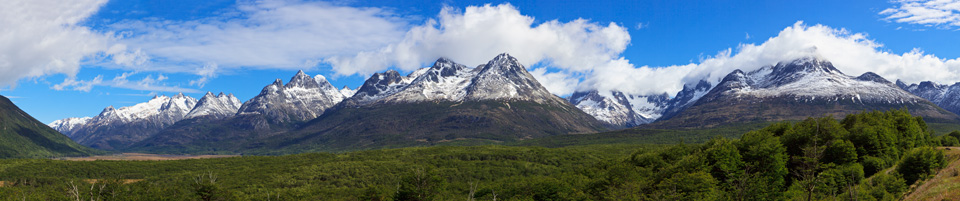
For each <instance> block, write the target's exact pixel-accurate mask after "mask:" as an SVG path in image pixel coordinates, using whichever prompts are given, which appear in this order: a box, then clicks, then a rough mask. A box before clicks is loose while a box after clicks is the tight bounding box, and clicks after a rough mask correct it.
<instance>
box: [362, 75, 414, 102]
mask: <svg viewBox="0 0 960 201" xmlns="http://www.w3.org/2000/svg"><path fill="white" fill-rule="evenodd" d="M415 73H416V72H415ZM413 74H414V73H411V75H413ZM409 81H412V79H409V78H408V79H405V77H403V76H401V75H400V72H397V71H395V70H387V71H386V72H383V73H374V74H373V75H371V76H370V78H367V80H366V81H365V82H363V85H361V86H360V88H358V89H357V91H356V92H354V95H353V96H352V98H351V99H350V100H349V101H347V102H348V104H349V105H366V104H369V103H372V102H374V101H377V100H380V99H382V98H384V97H387V96H390V95H393V94H395V93H397V92H399V91H400V90H403V88H405V87H407V84H409Z"/></svg>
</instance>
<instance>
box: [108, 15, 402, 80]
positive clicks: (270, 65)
mask: <svg viewBox="0 0 960 201" xmlns="http://www.w3.org/2000/svg"><path fill="white" fill-rule="evenodd" d="M237 4H238V5H237V6H236V7H235V8H233V9H235V11H234V12H229V13H227V14H224V15H221V16H215V17H209V18H203V19H197V20H188V21H175V20H166V19H144V20H127V21H121V22H118V23H115V24H112V25H110V27H111V28H112V29H115V30H117V31H118V32H120V33H123V34H124V35H125V36H127V37H125V38H123V39H122V40H121V42H122V43H125V44H127V45H128V46H130V47H132V48H137V49H141V50H142V51H143V52H144V53H145V54H147V55H149V56H150V57H151V58H152V64H151V65H148V66H145V67H138V68H137V69H138V70H148V71H165V72H183V73H192V74H196V75H198V76H200V77H201V78H200V79H198V80H196V81H194V82H193V83H192V84H194V85H199V86H202V85H203V83H205V82H206V81H207V79H208V78H212V77H215V75H216V74H215V73H216V72H220V71H224V70H229V69H231V68H254V69H303V68H313V67H315V66H316V65H317V64H318V62H319V61H320V60H321V59H322V58H325V57H329V56H338V55H346V54H350V53H356V52H358V51H362V50H370V49H375V48H378V47H381V46H383V45H385V44H387V43H392V42H396V41H398V40H399V39H400V37H401V36H402V35H403V30H404V27H405V26H406V23H405V20H404V19H402V18H400V17H396V16H395V15H393V14H391V13H390V12H388V11H387V10H384V9H380V8H362V7H349V6H339V5H335V4H332V3H328V2H305V1H297V0H263V1H238V2H237Z"/></svg>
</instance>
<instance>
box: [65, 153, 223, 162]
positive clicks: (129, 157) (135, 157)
mask: <svg viewBox="0 0 960 201" xmlns="http://www.w3.org/2000/svg"><path fill="white" fill-rule="evenodd" d="M239 156H240V155H163V154H146V153H121V154H113V155H99V156H87V157H67V158H63V160H68V161H96V160H109V161H166V160H186V159H204V158H229V157H239Z"/></svg>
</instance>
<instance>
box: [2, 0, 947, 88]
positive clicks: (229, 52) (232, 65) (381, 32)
mask: <svg viewBox="0 0 960 201" xmlns="http://www.w3.org/2000/svg"><path fill="white" fill-rule="evenodd" d="M930 2H933V3H930ZM930 2H926V3H924V2H917V1H902V2H898V3H900V4H901V5H900V6H899V7H897V8H891V9H887V10H885V11H883V12H881V13H880V15H885V16H888V17H887V19H888V20H894V21H901V22H905V23H917V24H931V23H932V24H933V25H948V24H951V23H956V21H950V20H949V19H955V18H956V17H950V16H955V14H954V11H956V9H954V7H952V6H954V5H956V2H953V1H930ZM104 3H105V1H104V0H78V1H70V2H66V3H64V2H57V1H52V0H31V1H27V0H15V1H14V2H13V3H12V4H10V5H9V6H4V7H2V8H0V26H2V27H9V28H8V29H5V30H9V31H5V32H7V34H0V86H12V85H15V84H16V83H17V81H18V80H22V79H30V78H37V77H44V76H49V75H54V74H65V75H67V77H68V78H67V79H66V80H64V81H63V82H62V83H59V84H56V85H54V86H51V87H52V88H53V89H56V90H80V91H89V90H90V89H91V88H92V87H95V86H108V87H118V88H130V89H139V90H148V91H178V90H179V91H184V90H187V91H190V90H193V91H198V90H195V89H186V88H180V87H175V86H181V85H182V86H191V87H203V86H204V84H206V83H207V82H210V81H211V80H212V79H214V78H216V77H217V76H218V75H219V74H220V73H222V72H225V71H232V70H238V69H285V70H286V69H310V68H317V67H325V66H328V65H329V66H330V67H332V69H331V70H332V71H333V72H335V73H336V74H338V75H362V76H366V75H369V74H371V73H374V72H379V71H384V70H387V69H397V70H401V71H407V72H409V71H412V70H414V69H417V68H421V67H426V66H429V65H430V64H431V63H433V61H435V60H436V59H437V58H439V57H446V58H449V59H451V60H453V61H456V62H458V63H463V64H467V65H479V64H481V63H483V62H485V61H486V60H487V59H489V58H491V57H493V56H495V55H497V54H499V53H503V52H507V53H510V54H511V55H513V56H515V57H517V58H518V59H519V60H520V61H521V62H524V65H526V66H527V67H528V68H531V69H530V70H531V73H532V74H533V75H535V76H536V77H537V79H538V80H539V81H540V82H541V83H543V85H544V86H545V87H547V89H548V90H550V91H551V92H553V93H555V94H558V95H566V94H570V93H572V92H574V91H578V90H579V91H584V90H593V89H597V90H601V91H607V90H619V91H623V92H627V93H631V94H659V93H668V94H671V95H673V94H674V93H676V92H677V91H679V90H680V89H681V88H682V87H683V85H684V84H687V83H696V82H697V81H699V80H700V79H706V80H708V81H711V82H714V83H716V82H717V81H719V79H720V78H722V77H723V76H725V75H726V74H727V73H729V72H731V71H732V70H734V69H741V70H744V71H749V70H753V69H756V68H760V67H762V66H764V65H773V64H775V63H777V62H779V61H785V60H791V59H794V58H797V57H802V56H819V57H823V58H825V59H827V60H830V61H832V62H833V63H834V64H835V65H836V67H837V68H839V69H840V70H841V71H843V72H845V73H847V74H851V75H859V74H861V73H864V72H868V71H870V72H875V73H877V74H879V75H881V76H884V77H886V78H888V79H902V80H904V81H906V82H919V81H925V80H932V81H937V82H941V83H953V82H957V81H960V61H958V59H956V58H940V57H937V56H935V55H933V54H927V53H925V52H923V51H922V50H920V49H915V50H913V51H910V52H905V53H895V52H889V51H887V50H884V48H883V44H882V43H880V42H878V41H874V40H872V39H870V38H869V37H868V36H867V35H866V34H865V33H856V32H852V31H849V30H845V29H843V28H834V27H829V26H825V25H819V24H815V25H809V24H805V23H804V22H796V23H795V24H793V25H789V26H787V27H786V28H784V29H783V30H782V31H780V33H779V34H778V35H776V36H774V37H771V38H768V39H767V40H765V41H764V42H762V43H760V44H740V45H739V46H738V47H735V48H729V49H726V50H721V51H719V52H717V53H715V54H713V55H712V56H708V57H705V58H702V59H700V60H699V61H696V62H694V63H689V64H678V65H672V66H645V65H638V64H642V63H644V61H643V60H644V59H645V58H642V57H640V58H632V59H633V60H632V61H631V60H628V59H626V58H624V57H623V56H622V54H623V52H624V51H625V50H626V49H627V48H645V47H639V46H632V47H631V45H630V44H631V41H632V40H648V39H645V38H631V36H630V34H629V30H630V29H631V27H633V26H625V25H621V24H618V23H617V22H595V21H591V20H588V19H575V20H572V21H566V22H563V21H559V20H552V19H535V18H534V17H532V16H527V15H524V14H523V13H522V12H521V11H520V10H519V9H518V8H517V7H514V6H512V5H510V4H499V5H490V4H488V5H482V6H469V7H466V8H463V9H462V10H461V9H460V8H452V7H445V8H443V9H442V10H441V11H440V13H439V14H438V15H437V16H435V17H434V18H432V19H427V20H426V21H425V22H423V23H411V22H412V21H414V20H411V19H408V18H407V17H404V16H399V15H397V14H394V13H392V12H391V11H390V10H389V9H383V8H367V7H351V6H346V5H341V4H333V3H327V2H304V1H283V0H265V1H255V2H246V1H241V2H238V5H237V6H236V8H235V9H233V10H232V12H225V13H224V14H222V16H215V17H207V18H202V19H194V20H187V21H174V20H165V19H155V18H147V19H131V20H123V21H119V22H114V23H112V24H108V25H106V26H105V27H106V28H105V29H106V30H92V29H91V28H89V27H85V26H83V22H84V20H86V19H87V18H89V17H90V16H91V15H93V14H95V13H96V12H97V11H98V9H99V8H100V7H102V6H103V5H104ZM918 5H919V6H926V5H933V7H935V8H938V9H941V11H944V12H949V14H947V15H936V16H941V17H940V18H936V17H921V16H935V15H925V14H918V13H919V11H917V12H914V11H915V10H917V9H915V8H913V7H911V6H918ZM928 7H929V6H928ZM950 9H953V10H950ZM911 13H913V14H911ZM924 19H926V20H924ZM644 31H656V30H654V29H647V28H644ZM85 66H92V67H101V68H111V69H122V70H126V71H130V74H129V75H132V74H134V73H140V74H141V75H143V74H146V75H147V77H144V78H142V79H137V80H133V81H128V80H130V79H128V76H129V75H128V74H126V73H125V74H123V75H118V76H116V77H114V78H113V79H109V78H104V77H103V76H98V77H96V78H93V79H92V80H78V79H76V78H74V76H75V75H76V74H77V72H79V71H80V70H81V69H82V68H83V67H85ZM160 73H163V74H166V76H192V77H194V78H195V79H192V81H189V83H180V84H173V85H171V84H169V83H165V82H167V81H169V80H167V79H166V77H163V75H162V74H160ZM151 74H155V75H156V76H150V75H151ZM171 86H174V87H171Z"/></svg>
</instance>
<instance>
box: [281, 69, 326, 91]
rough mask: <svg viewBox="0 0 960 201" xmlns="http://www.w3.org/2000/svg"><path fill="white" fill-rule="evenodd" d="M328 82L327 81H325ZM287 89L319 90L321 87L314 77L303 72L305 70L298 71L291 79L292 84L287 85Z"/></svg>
mask: <svg viewBox="0 0 960 201" xmlns="http://www.w3.org/2000/svg"><path fill="white" fill-rule="evenodd" d="M324 80H326V79H324ZM285 87H287V88H292V87H302V88H319V87H320V85H319V84H317V81H316V80H314V79H313V78H312V77H310V76H309V75H307V74H306V73H304V72H303V70H300V71H297V74H296V75H294V76H293V77H292V78H290V82H288V83H287V85H285Z"/></svg>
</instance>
